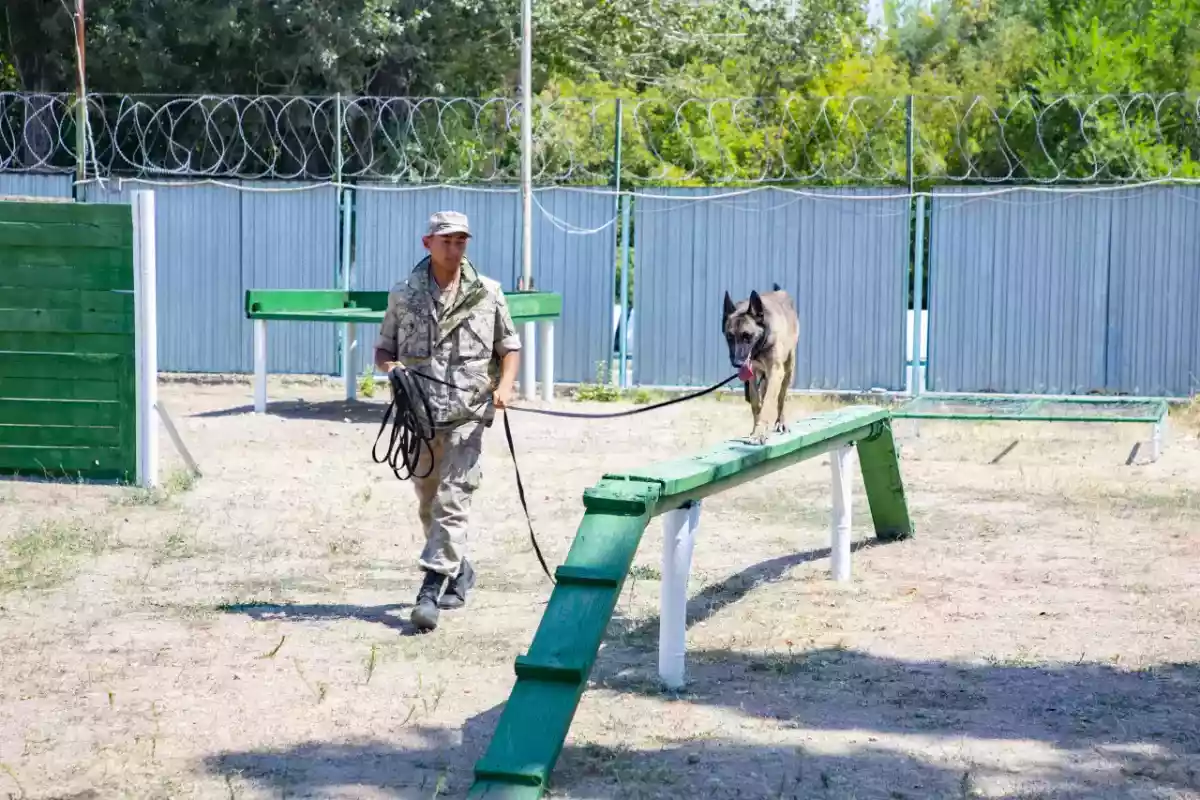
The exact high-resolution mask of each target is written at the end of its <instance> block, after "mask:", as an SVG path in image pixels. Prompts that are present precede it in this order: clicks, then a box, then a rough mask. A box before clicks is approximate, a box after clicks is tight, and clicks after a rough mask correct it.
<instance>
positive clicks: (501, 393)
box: [492, 383, 512, 408]
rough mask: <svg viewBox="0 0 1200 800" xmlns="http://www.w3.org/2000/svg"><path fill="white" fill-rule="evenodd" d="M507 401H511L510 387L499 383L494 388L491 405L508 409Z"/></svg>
mask: <svg viewBox="0 0 1200 800" xmlns="http://www.w3.org/2000/svg"><path fill="white" fill-rule="evenodd" d="M509 400H512V387H511V386H505V385H504V384H503V383H501V384H500V385H499V386H498V387H496V391H494V392H492V404H493V405H495V406H496V408H508V401H509Z"/></svg>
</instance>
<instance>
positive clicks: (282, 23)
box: [0, 0, 1200, 188]
mask: <svg viewBox="0 0 1200 800" xmlns="http://www.w3.org/2000/svg"><path fill="white" fill-rule="evenodd" d="M72 7H73V6H72V4H69V3H61V2H58V0H9V2H8V3H7V5H6V9H5V13H4V14H3V15H0V90H2V89H5V88H20V89H23V90H26V91H53V92H67V93H69V92H71V91H73V89H74V86H75V73H74V64H75V61H74V39H73V37H74V28H73V25H72V19H71V16H70V9H71V8H72ZM87 9H88V17H87V20H86V23H87V24H86V28H85V30H86V35H87V79H88V86H89V89H90V90H92V91H96V92H104V93H110V94H116V95H121V94H130V95H141V96H143V98H144V97H145V96H146V95H149V94H165V95H174V94H207V95H210V96H216V97H219V96H222V95H228V94H244V95H259V94H274V95H281V96H284V95H306V96H310V97H313V96H317V97H327V96H331V95H333V94H335V93H341V94H342V95H352V96H353V95H371V96H373V97H378V98H389V97H392V98H394V97H397V96H407V97H410V98H420V97H441V98H450V97H473V98H488V97H506V98H509V101H508V102H507V103H506V102H497V103H494V104H487V105H483V106H482V107H481V106H480V104H479V103H476V104H475V105H471V104H469V103H468V104H460V105H446V104H445V103H443V104H441V105H436V104H425V105H423V106H421V108H420V110H419V111H411V112H408V113H400V112H397V111H396V110H395V109H394V108H391V107H388V106H387V103H388V102H390V101H388V100H385V99H383V100H379V101H378V102H376V104H375V105H374V106H372V105H370V104H368V103H357V104H355V106H354V107H353V108H351V109H350V110H349V111H348V112H347V116H346V120H345V128H344V131H343V133H344V135H345V137H348V140H349V142H347V141H343V144H342V151H343V156H344V157H345V159H346V163H345V167H346V169H347V170H348V172H349V173H350V174H360V173H362V172H371V173H372V174H383V175H388V176H391V177H394V178H396V179H398V180H410V181H411V180H432V179H438V180H480V179H496V178H497V176H499V177H502V178H504V179H511V178H512V177H513V176H515V175H516V174H518V166H519V152H520V149H519V143H520V138H519V137H520V130H519V125H518V124H517V122H516V120H517V118H518V117H517V108H516V106H515V105H514V103H513V102H512V98H515V97H517V96H518V88H519V86H518V76H519V69H518V56H519V35H520V30H519V20H520V13H519V11H520V0H439V2H437V3H414V2H412V1H411V0H319V1H318V0H283V1H281V2H273V3H263V2H259V0H232V2H230V3H200V2H197V0H89V2H88V6H87ZM1197 19H1200V0H1132V2H1130V0H1124V2H1117V0H894V1H893V2H890V3H889V4H888V5H887V7H886V22H885V25H884V28H883V30H881V31H871V30H868V27H867V24H866V20H865V18H864V13H863V4H862V3H861V2H859V1H858V0H811V2H805V3H799V4H793V3H756V4H750V3H747V2H743V0H710V1H709V2H704V3H696V2H694V0H651V2H645V0H555V2H536V3H534V36H535V42H534V86H533V88H534V90H535V93H536V94H537V96H538V98H539V101H540V102H539V107H538V110H537V111H536V112H535V117H536V126H537V128H536V141H537V147H538V152H537V155H536V158H537V163H538V166H537V173H538V174H541V175H547V176H551V179H554V180H558V181H560V182H561V181H563V180H566V181H570V182H577V183H604V182H606V181H607V176H608V175H610V174H611V171H612V151H613V137H614V132H615V126H616V103H615V100H616V98H618V97H620V98H622V100H623V102H622V111H621V123H622V150H623V153H622V162H623V163H622V174H623V180H624V182H625V185H626V187H627V188H628V187H636V186H638V185H648V184H661V183H674V184H683V185H713V184H737V183H744V182H762V181H772V182H791V183H800V182H816V183H822V184H836V183H853V182H863V181H867V182H871V183H879V182H892V183H903V182H906V181H907V179H908V163H907V160H908V155H909V151H908V148H907V146H906V142H907V137H908V131H909V127H910V125H909V118H908V102H909V101H908V98H909V97H910V96H912V97H913V113H914V116H913V119H912V125H911V127H912V130H913V137H914V143H913V148H912V155H913V165H912V167H913V171H914V174H915V176H916V179H917V181H918V183H926V182H930V181H937V180H940V179H943V178H945V176H948V175H952V176H958V177H960V178H979V177H986V178H987V179H989V180H1003V179H1007V178H1012V179H1017V180H1030V179H1033V180H1054V179H1058V178H1064V177H1065V178H1071V179H1074V180H1114V179H1115V180H1120V179H1125V178H1139V179H1141V178H1148V177H1154V176H1161V175H1165V174H1172V175H1177V176H1193V177H1194V176H1197V175H1200V172H1198V168H1197V164H1196V162H1197V160H1200V120H1198V119H1197V116H1198V114H1200V103H1198V100H1197V93H1198V92H1200V25H1198V24H1197V23H1196V20H1197ZM1064 96H1070V99H1069V100H1067V99H1064ZM96 102H97V103H99V104H101V105H102V106H103V108H102V110H101V112H100V113H101V114H102V115H103V116H104V118H105V119H106V120H107V119H109V117H110V116H114V115H116V114H118V113H119V112H120V110H119V109H117V108H115V107H114V108H109V107H108V106H107V105H105V104H106V103H109V102H110V101H109V100H102V101H96ZM112 102H115V103H119V102H120V98H117V99H116V100H114V101H112ZM145 102H147V103H151V104H153V103H154V102H165V101H150V100H145ZM245 102H247V103H248V102H250V101H245ZM287 102H288V101H287V100H283V99H280V100H279V101H278V102H277V105H275V106H271V107H270V108H269V109H266V110H264V108H263V107H262V106H256V107H255V108H253V109H246V108H243V107H240V106H237V105H236V104H229V103H226V104H225V106H224V107H223V108H221V109H216V110H212V109H210V110H208V111H206V112H205V113H206V114H207V115H208V116H207V117H206V116H204V115H203V114H199V113H197V114H195V115H194V116H195V118H192V116H190V115H182V114H181V115H180V117H179V119H175V118H170V119H169V120H168V123H163V122H162V118H160V119H159V120H158V122H152V121H151V119H150V118H151V116H152V114H153V110H152V109H151V110H149V111H147V113H146V116H145V117H144V118H143V117H139V118H138V119H137V121H136V124H135V123H134V122H133V121H132V120H131V119H126V122H125V128H123V129H122V133H123V135H125V136H131V135H133V134H131V133H129V132H130V131H134V130H146V129H147V128H146V126H147V125H151V124H159V125H163V124H168V126H169V127H170V131H169V133H170V135H169V137H168V136H165V135H164V136H157V135H152V134H149V133H147V134H143V137H144V139H145V141H137V142H120V143H118V146H119V147H120V148H122V152H125V151H126V150H127V149H128V150H130V151H132V150H136V151H137V154H138V155H139V156H144V157H146V158H147V159H148V160H151V161H153V160H154V157H155V153H156V152H157V151H155V150H154V148H159V149H160V150H163V151H164V152H166V150H169V149H172V148H173V150H172V154H171V156H170V158H171V159H175V160H176V161H178V160H179V159H182V158H183V154H182V153H181V152H177V151H180V150H181V148H180V144H179V143H180V142H187V141H190V140H195V141H196V142H198V143H200V144H197V145H195V146H194V147H191V148H190V149H192V150H194V152H191V153H188V154H187V155H188V158H189V159H190V160H189V162H188V163H189V164H190V165H198V166H199V168H203V169H208V168H209V167H211V166H212V165H211V164H208V163H206V162H205V161H204V159H205V158H208V157H209V151H212V150H214V149H217V150H220V149H221V148H220V147H215V146H214V145H213V144H212V142H219V143H221V146H222V147H234V148H236V147H237V146H240V145H238V141H239V137H240V139H241V140H242V141H245V142H247V143H250V144H247V145H246V148H248V149H252V150H253V151H254V152H253V153H247V154H246V155H245V158H244V159H242V161H244V162H245V163H251V162H253V163H258V160H259V159H261V158H267V159H272V158H273V159H277V160H278V159H282V161H279V163H278V164H277V166H278V169H277V171H278V172H280V173H285V172H286V173H288V174H296V175H299V174H302V173H303V174H313V170H324V171H325V174H328V173H329V171H330V170H332V168H333V167H332V162H333V160H334V159H333V157H332V152H333V149H334V147H335V145H334V144H333V142H334V139H333V134H332V132H331V128H332V116H333V112H332V109H331V108H330V109H329V110H328V111H325V110H322V111H320V112H318V114H317V115H315V117H314V114H313V113H312V111H311V109H305V108H303V107H301V106H299V105H296V106H294V107H286V106H287ZM219 103H220V101H219V100H216V99H215V100H213V103H212V105H213V106H216V105H219ZM26 111H28V109H26ZM326 117H329V119H326ZM322 126H324V127H322ZM64 130H65V131H66V133H67V136H66V139H67V140H69V139H70V136H69V130H66V129H64ZM98 130H99V134H98V136H99V137H100V140H98V142H97V147H98V149H100V150H103V149H104V148H105V147H107V146H108V143H107V142H106V141H103V137H104V136H106V135H108V133H107V131H106V130H104V126H98ZM280 130H287V131H289V133H288V134H287V135H288V136H291V137H292V138H293V139H294V141H291V140H289V141H286V142H284V141H280V139H281V136H282V134H280V133H279V131H280ZM285 138H286V137H285ZM230 142H233V143H234V144H233V145H230V144H229V143H230ZM205 143H207V150H205V146H206V145H205ZM48 146H50V145H48V144H46V143H41V144H39V145H38V146H37V147H33V148H32V149H33V150H36V151H37V152H38V153H41V151H42V150H43V149H44V148H45V147H48ZM151 151H153V152H151ZM318 151H319V153H320V157H319V158H317V159H315V160H314V159H313V157H312V155H311V154H312V153H314V152H318ZM231 152H232V151H231ZM239 152H240V151H239ZM298 153H302V154H304V155H297V154H298ZM2 155H3V154H0V156H2ZM39 157H42V156H39ZM164 158H166V157H165V156H164ZM230 159H231V161H237V159H234V158H233V157H232V156H230ZM293 161H294V162H295V163H292V162H293ZM318 162H320V163H318ZM118 163H119V160H118ZM239 163H241V162H239ZM169 166H174V163H172V164H170V165H169ZM562 176H568V177H566V178H563V177H562Z"/></svg>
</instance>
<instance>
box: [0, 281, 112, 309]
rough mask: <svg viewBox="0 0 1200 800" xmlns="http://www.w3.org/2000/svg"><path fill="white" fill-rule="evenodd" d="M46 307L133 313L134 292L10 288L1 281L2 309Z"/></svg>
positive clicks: (0, 301)
mask: <svg viewBox="0 0 1200 800" xmlns="http://www.w3.org/2000/svg"><path fill="white" fill-rule="evenodd" d="M5 309H45V310H65V311H98V312H102V313H106V314H132V313H133V295H132V294H124V293H121V292H112V291H108V290H104V289H100V290H96V289H42V288H31V287H22V288H10V287H6V286H5V285H4V284H3V283H2V282H0V310H5Z"/></svg>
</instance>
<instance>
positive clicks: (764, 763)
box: [203, 706, 1187, 800]
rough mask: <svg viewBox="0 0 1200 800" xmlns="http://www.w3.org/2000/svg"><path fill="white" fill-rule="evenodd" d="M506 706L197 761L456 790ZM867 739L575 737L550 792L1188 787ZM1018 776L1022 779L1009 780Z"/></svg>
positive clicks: (1144, 791) (286, 790) (832, 793)
mask: <svg viewBox="0 0 1200 800" xmlns="http://www.w3.org/2000/svg"><path fill="white" fill-rule="evenodd" d="M501 709H502V706H494V707H492V708H490V709H488V710H487V711H484V712H482V713H480V714H477V715H475V716H473V717H471V718H469V719H468V720H467V721H466V723H465V724H464V726H463V727H462V729H461V730H454V729H449V728H433V727H421V726H415V727H413V728H410V729H409V730H408V735H409V736H410V737H412V738H415V739H416V740H417V742H415V743H414V746H412V747H403V746H397V745H396V744H395V743H394V742H392V741H387V740H384V739H382V738H377V739H370V740H366V741H359V742H352V743H336V744H333V743H327V742H305V743H302V744H298V745H295V746H292V747H287V748H282V749H278V750H274V749H268V750H252V751H233V752H225V753H219V754H216V755H213V756H209V757H207V758H205V759H204V762H203V766H204V769H206V770H207V771H208V772H210V773H212V774H216V775H222V776H225V777H226V779H227V781H228V783H229V785H230V787H231V791H238V790H240V789H241V788H242V787H243V786H244V785H245V784H246V783H249V784H252V785H255V786H257V787H262V788H268V789H269V790H270V791H271V792H272V794H274V793H279V794H280V795H281V796H285V797H286V796H294V795H298V796H305V797H313V796H315V797H330V796H343V795H342V794H341V792H342V791H345V790H347V789H356V790H359V791H362V790H364V789H365V790H366V792H365V793H368V794H372V795H373V794H374V792H375V791H376V790H383V791H384V792H386V794H387V796H389V797H397V798H412V799H413V800H417V798H420V800H426V798H430V797H438V798H463V797H466V795H467V792H468V791H469V789H470V786H471V783H472V781H473V779H474V764H475V762H476V761H477V760H478V759H479V758H480V757H481V756H482V755H483V752H484V751H485V750H486V748H487V744H488V740H489V738H490V736H491V734H492V731H493V730H494V729H495V726H496V721H497V720H498V719H499V715H500V712H501ZM872 741H873V739H872V737H870V736H867V735H864V736H862V737H861V739H859V740H858V741H854V742H851V743H850V746H849V747H839V748H837V749H838V750H839V752H836V753H831V752H822V751H821V750H819V749H818V748H816V747H804V746H795V745H793V746H788V745H781V744H752V743H746V742H740V741H733V740H729V739H706V740H690V741H685V740H680V741H669V742H666V743H664V744H663V745H662V746H659V747H652V748H645V749H639V748H632V747H621V746H617V747H610V746H606V745H599V744H594V743H577V744H570V745H567V746H566V747H564V748H563V750H562V752H561V754H560V756H559V759H558V762H557V764H556V766H555V770H554V773H553V775H552V776H551V781H550V793H549V795H548V796H551V797H553V796H562V795H563V794H569V795H571V796H573V797H588V798H594V797H595V798H599V797H603V798H621V800H626V798H629V799H633V798H655V799H656V800H658V799H661V800H668V798H669V799H670V800H675V798H681V797H691V796H702V797H705V798H706V800H716V799H718V798H731V799H732V798H764V800H765V798H773V799H784V798H786V799H788V800H800V798H855V800H860V799H861V800H867V798H879V799H880V800H928V799H930V798H938V799H940V798H945V799H946V800H963V799H964V798H971V797H979V796H981V794H980V792H986V794H987V796H992V797H1023V798H1049V797H1054V798H1056V800H1085V799H1086V800H1101V799H1103V800H1117V798H1132V797H1150V796H1161V795H1157V794H1154V792H1155V790H1156V789H1169V788H1171V787H1178V788H1183V787H1185V786H1186V785H1187V784H1186V783H1185V782H1179V781H1172V780H1171V779H1170V777H1169V775H1168V773H1166V772H1163V771H1161V770H1160V771H1158V772H1154V771H1153V770H1151V769H1147V768H1146V764H1145V762H1144V761H1142V762H1138V761H1137V760H1136V759H1134V760H1133V761H1131V762H1128V763H1129V764H1130V765H1131V766H1127V767H1126V768H1125V769H1124V770H1123V771H1122V773H1119V774H1115V775H1114V774H1113V773H1110V772H1099V773H1097V772H1088V771H1087V770H1086V769H1084V768H1081V767H1076V766H1073V765H1071V764H1070V763H1069V761H1068V760H1066V759H1064V760H1063V762H1062V763H1061V764H1060V765H1046V764H1040V765H1038V767H1037V769H1036V772H1035V773H1033V774H1031V773H1029V772H1026V773H1023V774H1021V775H1019V776H1014V775H1013V774H1010V773H1009V772H1008V771H1006V770H1004V769H1002V768H1000V767H997V766H994V765H981V764H977V763H974V762H972V761H969V760H966V761H964V760H961V759H958V758H957V757H956V756H954V755H953V754H947V755H945V756H944V757H943V758H942V762H941V763H934V762H931V761H929V760H925V759H922V758H919V757H917V756H915V755H913V754H911V753H905V752H901V751H898V750H889V749H886V748H884V747H882V746H880V745H877V744H872ZM1138 764H1141V767H1138V766H1137V765H1138ZM1164 776H1168V777H1167V778H1166V780H1163V778H1164ZM1018 778H1019V780H1020V781H1021V784H1020V786H1016V785H1014V780H1015V779H1018ZM996 790H998V791H1000V792H1003V794H995V793H994V792H995V791H996Z"/></svg>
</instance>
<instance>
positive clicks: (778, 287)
mask: <svg viewBox="0 0 1200 800" xmlns="http://www.w3.org/2000/svg"><path fill="white" fill-rule="evenodd" d="M771 285H772V286H774V287H775V288H774V289H773V290H772V291H775V292H782V291H783V287H782V286H780V285H779V284H778V283H774V282H772V283H771Z"/></svg>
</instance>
